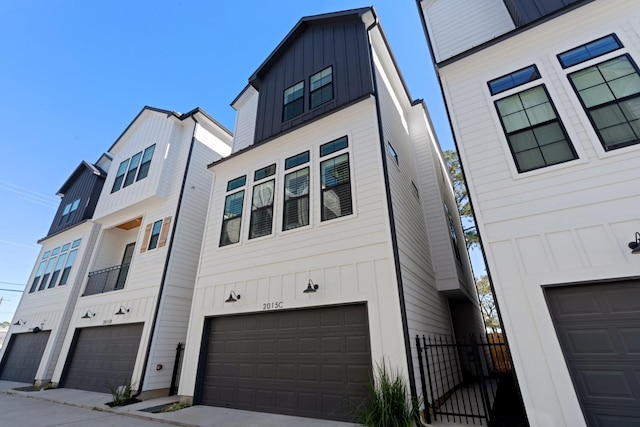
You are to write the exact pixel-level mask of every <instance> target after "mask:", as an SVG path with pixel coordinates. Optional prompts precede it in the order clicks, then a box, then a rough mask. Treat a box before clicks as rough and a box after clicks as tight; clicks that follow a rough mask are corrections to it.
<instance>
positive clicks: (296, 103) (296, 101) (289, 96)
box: [282, 82, 304, 122]
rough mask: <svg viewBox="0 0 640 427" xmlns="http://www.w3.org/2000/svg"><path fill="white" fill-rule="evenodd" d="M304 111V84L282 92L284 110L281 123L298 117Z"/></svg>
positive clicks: (301, 83)
mask: <svg viewBox="0 0 640 427" xmlns="http://www.w3.org/2000/svg"><path fill="white" fill-rule="evenodd" d="M303 111H304V82H300V83H298V84H295V85H293V86H291V87H289V88H287V89H285V90H284V108H283V110H282V121H283V122H284V121H287V120H290V119H292V118H294V117H296V116H299V115H300V114H302V113H303Z"/></svg>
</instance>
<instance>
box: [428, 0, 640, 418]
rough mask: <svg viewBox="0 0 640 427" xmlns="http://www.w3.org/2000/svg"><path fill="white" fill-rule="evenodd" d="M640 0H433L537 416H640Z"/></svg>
mask: <svg viewBox="0 0 640 427" xmlns="http://www.w3.org/2000/svg"><path fill="white" fill-rule="evenodd" d="M639 6H640V5H639V4H638V2H637V1H634V0H526V1H525V0H504V1H503V0H482V1H475V0H474V1H471V0H446V1H445V0H418V7H419V9H420V12H421V15H422V17H423V22H424V24H425V30H426V33H427V39H428V42H429V45H430V47H431V52H432V55H433V59H434V62H435V63H436V67H437V70H438V74H439V77H440V82H441V85H442V90H443V94H444V98H445V102H446V105H447V109H448V111H449V116H450V118H451V125H452V129H453V133H454V136H455V140H456V143H457V148H458V151H459V154H460V159H461V163H462V166H463V168H464V172H465V177H466V181H467V184H468V188H469V193H470V196H471V199H472V202H473V207H474V211H475V215H476V220H477V223H478V227H479V231H480V234H481V236H482V242H483V245H484V250H485V254H486V259H487V262H488V267H489V271H490V273H491V277H492V280H493V286H494V290H495V295H496V297H497V301H498V303H499V306H500V311H501V313H502V320H503V323H504V328H505V331H506V333H507V335H508V337H509V342H510V346H511V353H512V356H513V363H514V366H515V369H516V372H517V374H518V379H519V384H520V388H521V392H522V397H523V400H524V404H525V406H526V410H527V415H528V418H529V423H530V425H531V426H532V427H534V426H546V427H550V426H571V427H581V426H600V427H607V426H616V427H619V426H637V425H639V423H640V421H639V420H640V374H639V373H640V256H639V255H638V254H639V253H640V216H639V215H638V208H639V207H640V175H639V174H638V164H640V74H639V73H640V68H639V67H638V62H639V61H640V7H639Z"/></svg>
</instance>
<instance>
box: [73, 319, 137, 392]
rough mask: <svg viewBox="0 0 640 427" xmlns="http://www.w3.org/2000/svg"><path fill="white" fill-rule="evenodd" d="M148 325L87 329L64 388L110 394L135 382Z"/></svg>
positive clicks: (80, 335)
mask: <svg viewBox="0 0 640 427" xmlns="http://www.w3.org/2000/svg"><path fill="white" fill-rule="evenodd" d="M143 326H144V324H142V323H135V324H126V325H116V326H99V327H92V328H83V329H80V330H79V331H78V335H77V337H76V338H75V348H74V350H73V354H71V355H70V358H71V359H70V362H69V366H68V367H67V368H66V369H65V374H64V375H63V378H64V381H63V384H62V385H63V386H64V387H66V388H74V389H79V390H88V391H97V392H100V393H107V392H109V389H110V387H117V386H120V385H123V384H127V383H129V382H131V377H132V375H133V367H134V365H135V361H136V357H137V355H138V349H139V347H140V338H141V336H142V329H143Z"/></svg>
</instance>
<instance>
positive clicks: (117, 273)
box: [82, 264, 131, 296]
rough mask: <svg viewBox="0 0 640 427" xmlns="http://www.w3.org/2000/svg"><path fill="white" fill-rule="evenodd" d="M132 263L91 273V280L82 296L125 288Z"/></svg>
mask: <svg viewBox="0 0 640 427" xmlns="http://www.w3.org/2000/svg"><path fill="white" fill-rule="evenodd" d="M130 265H131V264H121V265H114V266H113V267H107V268H103V269H102V270H97V271H92V272H90V273H89V280H88V281H87V286H86V288H85V290H84V294H82V296H89V295H96V294H102V293H105V292H111V291H116V290H118V289H122V288H124V284H125V282H126V280H127V274H128V273H129V266H130Z"/></svg>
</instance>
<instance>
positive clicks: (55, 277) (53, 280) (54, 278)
mask: <svg viewBox="0 0 640 427" xmlns="http://www.w3.org/2000/svg"><path fill="white" fill-rule="evenodd" d="M66 259H67V254H66V253H62V254H61V255H60V256H59V257H58V262H57V263H56V268H55V269H54V270H53V274H52V275H51V280H49V286H48V287H49V288H53V287H54V286H55V285H56V281H57V280H58V276H59V275H60V271H61V270H62V266H63V265H64V261H65V260H66Z"/></svg>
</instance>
